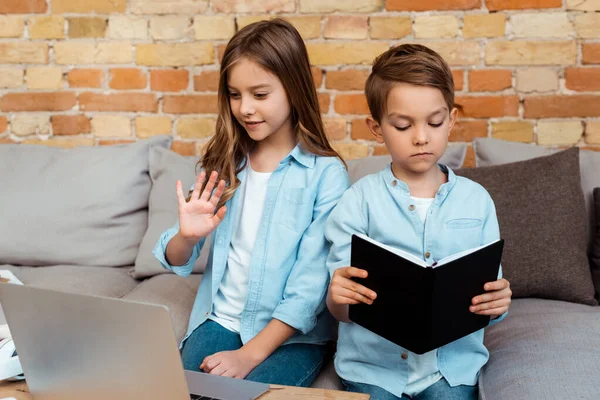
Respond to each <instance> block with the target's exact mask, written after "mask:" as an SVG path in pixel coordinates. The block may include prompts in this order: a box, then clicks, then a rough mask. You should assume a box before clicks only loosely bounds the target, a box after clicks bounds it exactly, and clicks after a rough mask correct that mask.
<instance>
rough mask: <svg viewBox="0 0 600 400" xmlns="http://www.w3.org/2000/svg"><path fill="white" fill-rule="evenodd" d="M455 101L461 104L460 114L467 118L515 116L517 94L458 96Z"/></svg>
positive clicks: (516, 111) (517, 108) (516, 113)
mask: <svg viewBox="0 0 600 400" xmlns="http://www.w3.org/2000/svg"><path fill="white" fill-rule="evenodd" d="M456 103H457V104H459V105H460V106H462V112H461V115H462V116H464V117H467V118H494V117H504V116H517V115H518V113H519V97H518V96H477V97H476V96H460V97H457V98H456Z"/></svg>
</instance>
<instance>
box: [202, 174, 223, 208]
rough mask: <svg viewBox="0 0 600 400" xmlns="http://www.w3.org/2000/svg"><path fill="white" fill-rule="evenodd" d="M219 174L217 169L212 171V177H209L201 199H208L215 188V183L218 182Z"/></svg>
mask: <svg viewBox="0 0 600 400" xmlns="http://www.w3.org/2000/svg"><path fill="white" fill-rule="evenodd" d="M218 175H219V174H218V173H217V171H213V172H211V174H210V177H209V178H208V183H207V184H206V187H205V188H204V191H203V192H202V196H200V200H203V201H208V199H209V197H210V194H211V193H212V191H213V189H214V188H215V183H216V182H217V177H218Z"/></svg>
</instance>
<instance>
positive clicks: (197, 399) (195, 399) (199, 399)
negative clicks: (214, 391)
mask: <svg viewBox="0 0 600 400" xmlns="http://www.w3.org/2000/svg"><path fill="white" fill-rule="evenodd" d="M190 400H222V399H216V398H214V397H206V396H202V395H199V394H190Z"/></svg>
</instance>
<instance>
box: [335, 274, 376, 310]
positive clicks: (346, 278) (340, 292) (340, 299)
mask: <svg viewBox="0 0 600 400" xmlns="http://www.w3.org/2000/svg"><path fill="white" fill-rule="evenodd" d="M367 275H368V272H367V271H365V270H364V269H358V268H354V267H342V268H338V269H336V270H335V272H334V273H333V278H331V284H330V285H329V292H330V295H331V299H332V300H333V302H334V303H336V304H358V303H365V304H373V300H375V298H377V293H375V292H374V291H372V290H371V289H369V288H366V287H364V286H363V285H361V284H359V283H356V282H354V281H353V280H351V279H350V278H366V277H367Z"/></svg>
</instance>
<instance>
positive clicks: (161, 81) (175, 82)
mask: <svg viewBox="0 0 600 400" xmlns="http://www.w3.org/2000/svg"><path fill="white" fill-rule="evenodd" d="M189 77H190V74H189V72H187V71H186V70H184V69H156V70H154V71H150V88H151V89H152V90H157V91H159V92H181V91H182V90H186V89H187V87H188V82H189Z"/></svg>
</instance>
